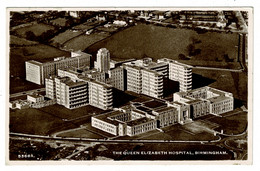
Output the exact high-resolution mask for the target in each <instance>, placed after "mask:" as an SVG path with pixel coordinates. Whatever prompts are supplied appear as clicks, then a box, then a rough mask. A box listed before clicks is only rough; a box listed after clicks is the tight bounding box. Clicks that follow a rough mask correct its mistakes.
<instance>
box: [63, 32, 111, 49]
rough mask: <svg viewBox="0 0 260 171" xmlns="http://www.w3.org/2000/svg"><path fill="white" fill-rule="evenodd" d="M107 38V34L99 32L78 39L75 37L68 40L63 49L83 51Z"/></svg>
mask: <svg viewBox="0 0 260 171" xmlns="http://www.w3.org/2000/svg"><path fill="white" fill-rule="evenodd" d="M108 36H109V33H107V32H99V33H92V34H90V35H81V36H78V37H75V38H74V39H71V40H69V41H68V42H66V43H65V44H64V49H67V50H73V51H77V50H82V51H83V50H84V49H86V48H87V47H89V46H90V45H92V44H94V43H96V42H98V41H100V40H102V39H105V38H106V37H108Z"/></svg>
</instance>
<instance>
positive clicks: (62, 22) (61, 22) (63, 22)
mask: <svg viewBox="0 0 260 171" xmlns="http://www.w3.org/2000/svg"><path fill="white" fill-rule="evenodd" d="M66 21H67V19H66V18H56V19H54V20H51V21H50V22H51V23H52V24H53V25H59V26H65V25H66Z"/></svg>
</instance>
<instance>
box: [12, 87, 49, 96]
mask: <svg viewBox="0 0 260 171" xmlns="http://www.w3.org/2000/svg"><path fill="white" fill-rule="evenodd" d="M44 91H45V88H40V89H34V90H29V91H23V92H19V93H15V94H10V97H9V98H14V97H19V96H24V95H28V94H32V93H40V92H44Z"/></svg>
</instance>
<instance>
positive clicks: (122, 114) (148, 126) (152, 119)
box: [91, 100, 189, 136]
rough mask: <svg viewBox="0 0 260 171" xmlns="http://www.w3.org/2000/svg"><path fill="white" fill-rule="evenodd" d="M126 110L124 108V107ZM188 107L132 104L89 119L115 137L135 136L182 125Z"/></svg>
mask: <svg viewBox="0 0 260 171" xmlns="http://www.w3.org/2000/svg"><path fill="white" fill-rule="evenodd" d="M124 108H126V106H125V107H124ZM186 110H188V107H187V106H186V108H185V107H182V108H181V110H180V108H178V107H177V108H176V107H173V106H169V105H167V104H166V103H164V102H161V101H157V100H152V101H149V102H144V103H133V104H131V105H129V106H127V110H125V109H123V108H122V109H117V110H116V111H112V112H108V113H104V114H100V115H97V116H93V117H92V118H91V125H92V126H93V127H95V128H97V129H100V130H102V131H105V132H107V133H110V134H113V135H116V136H125V135H127V136H135V135H139V134H142V133H145V132H148V131H151V130H155V129H160V128H163V127H166V126H170V125H174V124H177V123H184V122H185V119H187V120H188V118H185V117H189V115H187V116H184V115H183V116H181V115H180V113H185V112H184V111H186Z"/></svg>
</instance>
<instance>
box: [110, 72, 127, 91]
mask: <svg viewBox="0 0 260 171" xmlns="http://www.w3.org/2000/svg"><path fill="white" fill-rule="evenodd" d="M106 83H107V84H110V85H112V86H113V87H114V88H116V89H118V90H121V91H124V90H125V80H124V68H123V67H116V68H112V69H110V70H109V71H108V78H107V80H106Z"/></svg>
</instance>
